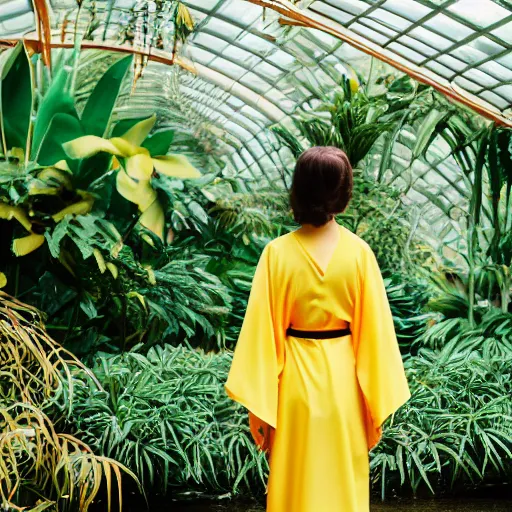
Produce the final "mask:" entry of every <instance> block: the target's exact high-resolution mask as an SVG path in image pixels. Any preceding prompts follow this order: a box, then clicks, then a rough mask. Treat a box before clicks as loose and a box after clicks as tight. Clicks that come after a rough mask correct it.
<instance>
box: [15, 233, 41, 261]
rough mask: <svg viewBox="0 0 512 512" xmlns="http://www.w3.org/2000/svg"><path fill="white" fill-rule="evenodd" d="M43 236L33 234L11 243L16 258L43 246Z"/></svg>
mask: <svg viewBox="0 0 512 512" xmlns="http://www.w3.org/2000/svg"><path fill="white" fill-rule="evenodd" d="M44 241H45V238H44V235H36V234H35V233H33V234H31V235H28V236H24V237H23V238H16V240H14V241H13V243H12V250H13V252H14V254H15V255H16V256H25V255H27V254H30V253H31V252H34V251H35V250H36V249H39V247H41V245H43V244H44Z"/></svg>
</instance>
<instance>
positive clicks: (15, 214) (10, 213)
mask: <svg viewBox="0 0 512 512" xmlns="http://www.w3.org/2000/svg"><path fill="white" fill-rule="evenodd" d="M0 219H5V220H13V219H14V220H17V221H18V222H19V223H20V224H21V225H22V226H23V227H24V228H25V229H26V230H27V231H31V230H32V222H31V221H30V219H29V218H28V215H27V214H26V213H25V211H24V210H22V209H21V208H20V207H19V206H10V205H8V204H5V203H0Z"/></svg>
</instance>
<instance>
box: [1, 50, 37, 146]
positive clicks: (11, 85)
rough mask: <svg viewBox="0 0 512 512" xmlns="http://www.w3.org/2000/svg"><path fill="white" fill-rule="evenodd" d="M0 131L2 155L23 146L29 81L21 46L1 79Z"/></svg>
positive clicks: (29, 111)
mask: <svg viewBox="0 0 512 512" xmlns="http://www.w3.org/2000/svg"><path fill="white" fill-rule="evenodd" d="M1 78H2V81H1V85H0V92H1V97H0V117H1V119H0V127H1V136H2V148H3V153H4V155H6V154H7V151H8V150H9V149H12V148H21V149H22V150H23V151H24V150H25V147H26V145H27V137H28V133H29V127H30V116H31V115H32V102H33V97H32V78H31V70H30V63H29V59H28V55H27V53H26V49H25V46H24V45H23V44H21V43H20V44H18V46H17V47H16V48H15V49H14V50H13V52H12V53H11V55H10V56H9V58H8V60H7V62H6V64H5V65H4V68H3V70H2V75H1Z"/></svg>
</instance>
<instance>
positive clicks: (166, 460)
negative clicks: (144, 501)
mask: <svg viewBox="0 0 512 512" xmlns="http://www.w3.org/2000/svg"><path fill="white" fill-rule="evenodd" d="M230 362H231V355H230V354H228V353H223V354H216V355H214V354H210V355H205V354H203V353H201V352H198V351H194V350H190V349H188V348H185V347H183V346H181V347H176V348H174V347H171V346H169V345H167V346H165V347H154V348H152V349H150V350H149V352H148V353H147V354H146V355H145V356H143V355H141V354H139V353H137V352H135V351H134V352H127V353H125V354H123V355H119V356H107V355H103V354H99V355H98V357H97V360H96V365H95V367H94V371H95V374H96V375H97V376H98V378H99V379H100V381H101V383H102V386H103V388H104V391H95V390H93V389H91V388H90V387H88V386H82V387H81V388H80V389H79V390H77V393H76V394H77V402H76V406H75V409H74V412H75V414H74V415H73V418H72V421H71V422H70V428H72V429H73V431H74V432H76V435H79V436H80V437H81V438H83V439H84V440H86V441H87V442H89V443H90V444H91V445H92V446H94V447H95V449H97V450H100V451H101V453H103V454H104V455H105V456H109V457H113V458H115V459H117V460H119V461H120V462H122V463H123V464H125V465H127V466H128V467H130V468H131V469H132V470H133V471H134V472H135V473H136V474H137V475H138V477H139V478H140V480H141V481H142V482H143V485H144V488H145V489H147V490H150V489H153V490H154V491H156V490H161V491H164V492H165V491H167V490H168V489H172V490H173V493H174V494H179V493H180V492H185V491H187V492H190V491H195V492H197V493H198V494H201V493H202V494H208V493H213V492H215V493H219V492H222V493H225V492H232V493H238V492H241V491H243V490H245V491H247V490H251V491H252V492H261V491H262V490H263V488H264V481H265V477H266V473H267V470H268V466H267V463H266V459H265V457H264V456H263V455H262V454H261V453H258V450H257V448H256V447H255V445H254V443H253V442H252V440H251V438H250V433H249V430H248V423H247V416H246V413H245V411H244V409H243V408H242V407H240V406H239V405H237V404H236V403H234V402H233V401H232V400H230V399H229V398H228V397H227V396H226V394H225V393H224V390H223V383H224V381H225V378H226V375H227V371H228V369H229V365H230Z"/></svg>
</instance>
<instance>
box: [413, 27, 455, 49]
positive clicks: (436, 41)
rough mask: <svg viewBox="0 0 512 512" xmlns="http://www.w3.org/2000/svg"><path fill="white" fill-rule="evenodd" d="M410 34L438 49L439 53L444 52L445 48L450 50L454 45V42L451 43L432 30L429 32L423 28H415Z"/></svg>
mask: <svg viewBox="0 0 512 512" xmlns="http://www.w3.org/2000/svg"><path fill="white" fill-rule="evenodd" d="M409 34H410V35H411V36H412V37H415V38H416V39H419V40H420V41H424V42H425V43H426V44H428V45H429V46H431V47H432V48H437V49H438V51H441V50H444V49H445V48H448V47H449V46H451V45H452V44H453V43H452V41H449V40H448V39H446V38H444V37H442V36H439V35H437V34H434V32H431V31H430V30H427V29H425V28H423V27H416V28H413V29H412V30H411V31H410V32H409Z"/></svg>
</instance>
